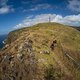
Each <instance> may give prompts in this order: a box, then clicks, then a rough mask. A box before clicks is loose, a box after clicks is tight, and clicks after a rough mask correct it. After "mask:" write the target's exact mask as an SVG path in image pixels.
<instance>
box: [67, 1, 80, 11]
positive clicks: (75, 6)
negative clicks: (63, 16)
mask: <svg viewBox="0 0 80 80" xmlns="http://www.w3.org/2000/svg"><path fill="white" fill-rule="evenodd" d="M68 2H69V4H68V8H69V9H71V10H72V11H77V12H80V0H69V1H68Z"/></svg>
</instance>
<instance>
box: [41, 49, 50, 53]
mask: <svg viewBox="0 0 80 80" xmlns="http://www.w3.org/2000/svg"><path fill="white" fill-rule="evenodd" d="M40 54H50V51H49V50H44V51H40Z"/></svg>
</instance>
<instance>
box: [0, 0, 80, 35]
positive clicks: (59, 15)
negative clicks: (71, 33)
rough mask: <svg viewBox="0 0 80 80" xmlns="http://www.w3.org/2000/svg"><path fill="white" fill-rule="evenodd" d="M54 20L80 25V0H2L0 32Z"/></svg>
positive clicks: (0, 3) (0, 0)
mask: <svg viewBox="0 0 80 80" xmlns="http://www.w3.org/2000/svg"><path fill="white" fill-rule="evenodd" d="M49 17H51V21H52V22H58V23H62V24H67V25H73V26H80V0H0V34H6V33H8V32H9V31H11V30H14V29H18V28H22V27H27V26H31V25H34V24H37V23H42V22H48V18H49Z"/></svg>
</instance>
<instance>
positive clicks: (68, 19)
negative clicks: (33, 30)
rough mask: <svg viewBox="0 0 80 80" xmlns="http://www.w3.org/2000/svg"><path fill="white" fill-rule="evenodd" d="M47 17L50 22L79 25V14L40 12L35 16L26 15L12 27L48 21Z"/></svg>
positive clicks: (16, 27)
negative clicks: (67, 14) (64, 14)
mask: <svg viewBox="0 0 80 80" xmlns="http://www.w3.org/2000/svg"><path fill="white" fill-rule="evenodd" d="M49 17H50V20H51V22H57V23H61V24H66V25H71V26H80V14H78V15H69V16H65V17H63V16H61V15H57V14H40V15H36V16H33V15H31V16H28V17H27V18H26V19H25V20H23V22H22V23H20V24H18V25H16V26H15V27H14V29H18V28H22V27H28V26H32V25H35V24H38V23H43V22H49Z"/></svg>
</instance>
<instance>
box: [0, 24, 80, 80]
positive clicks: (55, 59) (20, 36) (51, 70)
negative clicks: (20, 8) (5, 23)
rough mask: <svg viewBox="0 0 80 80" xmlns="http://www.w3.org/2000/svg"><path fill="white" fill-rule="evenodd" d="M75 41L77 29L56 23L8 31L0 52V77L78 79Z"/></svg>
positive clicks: (78, 53) (78, 48)
mask: <svg viewBox="0 0 80 80" xmlns="http://www.w3.org/2000/svg"><path fill="white" fill-rule="evenodd" d="M79 44H80V32H79V31H77V30H76V29H74V28H72V27H69V26H66V25H61V24H58V23H41V24H37V25H34V26H31V27H28V28H22V29H19V30H15V31H12V32H10V33H9V35H8V38H7V41H6V45H5V47H4V48H3V49H2V51H1V54H0V55H1V58H0V59H1V60H0V61H1V63H0V66H1V68H0V72H1V73H0V78H1V79H2V78H3V79H5V78H6V79H7V80H8V79H10V80H11V79H13V80H33V79H34V80H43V79H44V80H80V69H79V68H80V63H79V62H80V45H79ZM4 72H5V73H4Z"/></svg>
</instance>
